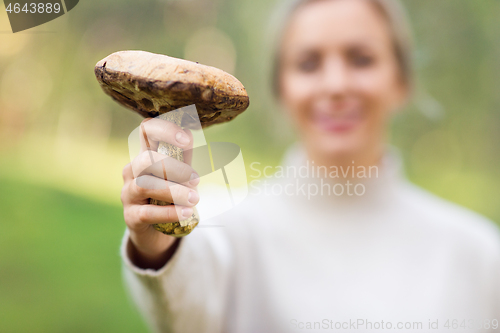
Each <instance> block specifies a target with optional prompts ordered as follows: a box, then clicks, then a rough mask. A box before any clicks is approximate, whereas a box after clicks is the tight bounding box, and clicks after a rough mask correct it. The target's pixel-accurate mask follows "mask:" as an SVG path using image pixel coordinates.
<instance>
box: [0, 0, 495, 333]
mask: <svg viewBox="0 0 500 333" xmlns="http://www.w3.org/2000/svg"><path fill="white" fill-rule="evenodd" d="M404 3H405V4H406V5H407V9H408V12H409V15H410V17H411V20H412V23H413V28H414V33H415V37H416V41H417V52H416V62H417V75H418V78H419V86H420V88H421V89H419V93H418V94H417V96H416V97H415V100H414V102H413V103H412V105H410V106H409V107H408V108H407V109H406V110H404V111H403V112H402V113H401V114H399V115H398V116H397V117H396V119H395V120H394V124H393V131H392V143H393V144H394V145H395V146H396V147H398V148H399V149H400V150H401V152H402V155H403V157H404V161H405V164H406V172H407V174H408V177H409V178H410V179H411V180H412V181H414V182H415V183H417V184H419V185H420V186H422V187H424V188H426V189H428V190H430V191H432V192H434V193H436V194H438V195H440V196H442V197H444V198H447V199H449V200H451V201H454V202H456V203H459V204H461V205H464V206H466V207H469V208H471V209H473V210H475V211H477V212H479V213H482V214H484V215H486V216H487V217H489V218H491V219H493V220H494V221H497V222H498V221H500V205H499V198H500V195H499V190H498V188H499V186H500V174H499V173H498V167H497V166H498V165H499V162H500V154H499V148H498V144H499V142H500V112H499V111H500V91H499V90H500V19H499V18H500V1H498V0H481V1H477V0H460V1H457V0H439V1H435V0H405V1H404ZM274 4H275V1H268V0H213V1H209V0H177V1H151V0H145V1H130V0H120V1H118V0H108V1H81V2H80V3H79V5H78V6H77V7H76V8H75V9H74V10H72V11H71V12H70V13H69V14H67V15H64V16H63V17H61V18H59V19H57V20H55V21H52V22H49V23H47V24H45V25H42V26H39V27H36V28H33V29H30V30H28V31H26V32H20V33H17V34H12V33H11V31H10V26H9V23H8V19H7V15H6V13H5V7H4V6H3V4H1V5H0V6H1V7H0V189H1V192H0V196H1V197H0V221H1V223H2V227H3V229H2V232H0V332H53V333H54V332H117V331H120V332H146V331H147V329H146V326H145V325H144V323H143V322H142V320H141V318H140V317H139V315H138V314H137V312H136V311H135V309H134V307H133V305H132V304H131V303H130V302H129V300H128V298H127V295H126V293H125V291H124V288H123V284H122V280H121V275H120V266H121V262H120V258H119V255H118V249H119V245H120V240H121V237H122V235H123V232H124V228H125V225H124V223H123V220H122V210H121V204H120V199H119V194H120V189H121V183H122V181H121V170H122V167H123V166H124V165H125V164H126V163H128V161H129V157H128V147H127V137H128V134H129V133H130V131H131V130H133V129H134V128H135V127H136V126H138V124H139V122H140V120H141V119H140V117H139V116H136V115H134V114H133V113H132V112H130V111H128V110H125V109H123V108H121V107H119V106H118V105H117V104H115V103H114V102H113V101H112V100H111V99H110V98H109V97H107V96H106V95H104V94H103V93H102V91H101V90H100V88H99V86H98V84H97V82H96V80H95V77H94V74H93V67H94V65H95V63H96V62H97V61H98V60H100V59H101V58H103V57H105V56H107V55H108V54H110V53H112V52H115V51H118V50H126V49H140V50H147V51H151V52H156V53H163V54H168V55H171V56H175V57H182V58H186V59H189V60H194V61H199V62H201V63H206V64H210V65H215V66H218V67H220V68H223V69H225V70H227V71H229V72H231V73H233V74H234V75H235V76H236V77H238V78H239V79H240V80H241V81H242V82H243V84H244V85H245V86H246V88H247V91H248V93H249V95H250V97H251V107H250V109H249V110H248V111H247V112H246V113H244V114H242V115H241V116H239V117H238V118H236V119H235V120H234V121H233V122H232V123H231V125H230V126H227V125H219V126H216V127H214V128H210V129H208V130H207V131H206V137H207V139H208V141H232V142H235V143H237V144H239V145H240V147H241V148H242V151H243V156H244V158H245V163H246V164H247V165H249V164H250V163H252V162H261V163H262V164H263V165H266V164H267V165H269V164H270V165H277V164H278V163H279V162H280V158H281V154H282V153H283V152H284V150H285V148H286V147H287V145H288V144H290V143H291V142H293V140H294V137H293V132H292V131H291V130H290V128H289V125H288V123H287V121H286V119H284V118H283V116H282V114H281V111H280V110H279V109H278V108H277V107H276V106H275V105H274V104H273V103H272V100H271V98H270V94H269V91H268V89H267V81H268V76H267V73H266V61H267V58H266V44H265V40H266V37H267V27H268V21H269V17H270V14H271V12H272V9H273V8H274Z"/></svg>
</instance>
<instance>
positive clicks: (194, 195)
mask: <svg viewBox="0 0 500 333" xmlns="http://www.w3.org/2000/svg"><path fill="white" fill-rule="evenodd" d="M199 199H200V196H199V195H198V193H196V191H189V195H188V201H189V203H191V204H193V205H194V204H196V203H197V202H198V200H199Z"/></svg>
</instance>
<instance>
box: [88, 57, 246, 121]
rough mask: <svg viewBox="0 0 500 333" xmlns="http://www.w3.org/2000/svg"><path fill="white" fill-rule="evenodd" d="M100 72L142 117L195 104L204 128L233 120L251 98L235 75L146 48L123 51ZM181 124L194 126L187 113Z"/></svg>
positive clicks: (111, 91)
mask: <svg viewBox="0 0 500 333" xmlns="http://www.w3.org/2000/svg"><path fill="white" fill-rule="evenodd" d="M95 75H96V78H97V80H98V81H99V84H100V85H101V88H102V89H103V90H104V92H105V93H106V94H108V95H110V96H111V97H112V98H113V99H114V100H115V101H117V102H118V103H120V104H122V105H124V106H126V107H127V108H129V109H132V110H134V111H136V112H137V113H139V114H140V115H142V116H143V117H152V118H154V117H156V116H158V115H160V114H162V113H166V112H169V111H172V110H176V109H178V108H181V107H185V106H188V105H191V104H196V109H197V111H198V116H199V119H200V122H201V124H202V127H207V126H210V125H213V124H219V123H224V122H226V121H230V120H232V119H233V118H234V117H236V116H237V115H238V114H240V113H242V112H243V111H245V110H246V108H247V107H248V105H249V102H250V101H249V98H248V95H247V93H246V90H245V87H243V85H242V84H241V83H240V81H238V80H237V79H236V78H235V77H234V76H232V75H230V74H228V73H226V72H224V71H222V70H220V69H218V68H215V67H210V66H205V65H201V64H198V63H194V62H191V61H187V60H183V59H177V58H173V57H168V56H165V55H160V54H154V53H149V52H144V51H120V52H116V53H113V54H111V55H109V56H107V57H106V58H104V59H102V60H101V61H99V62H98V63H97V64H96V66H95ZM182 126H185V127H187V128H195V127H196V122H195V121H194V120H193V118H192V117H189V115H186V116H185V117H184V118H183V120H182Z"/></svg>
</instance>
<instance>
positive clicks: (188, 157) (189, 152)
mask: <svg viewBox="0 0 500 333" xmlns="http://www.w3.org/2000/svg"><path fill="white" fill-rule="evenodd" d="M184 131H185V132H186V133H187V135H188V136H189V144H188V146H187V147H186V148H184V163H186V164H187V165H191V162H192V161H193V144H194V140H193V133H192V132H191V131H190V130H188V129H185V130H184Z"/></svg>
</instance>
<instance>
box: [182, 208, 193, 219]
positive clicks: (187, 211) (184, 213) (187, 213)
mask: <svg viewBox="0 0 500 333" xmlns="http://www.w3.org/2000/svg"><path fill="white" fill-rule="evenodd" d="M191 215H193V208H182V217H183V218H185V219H187V218H188V217H191Z"/></svg>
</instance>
